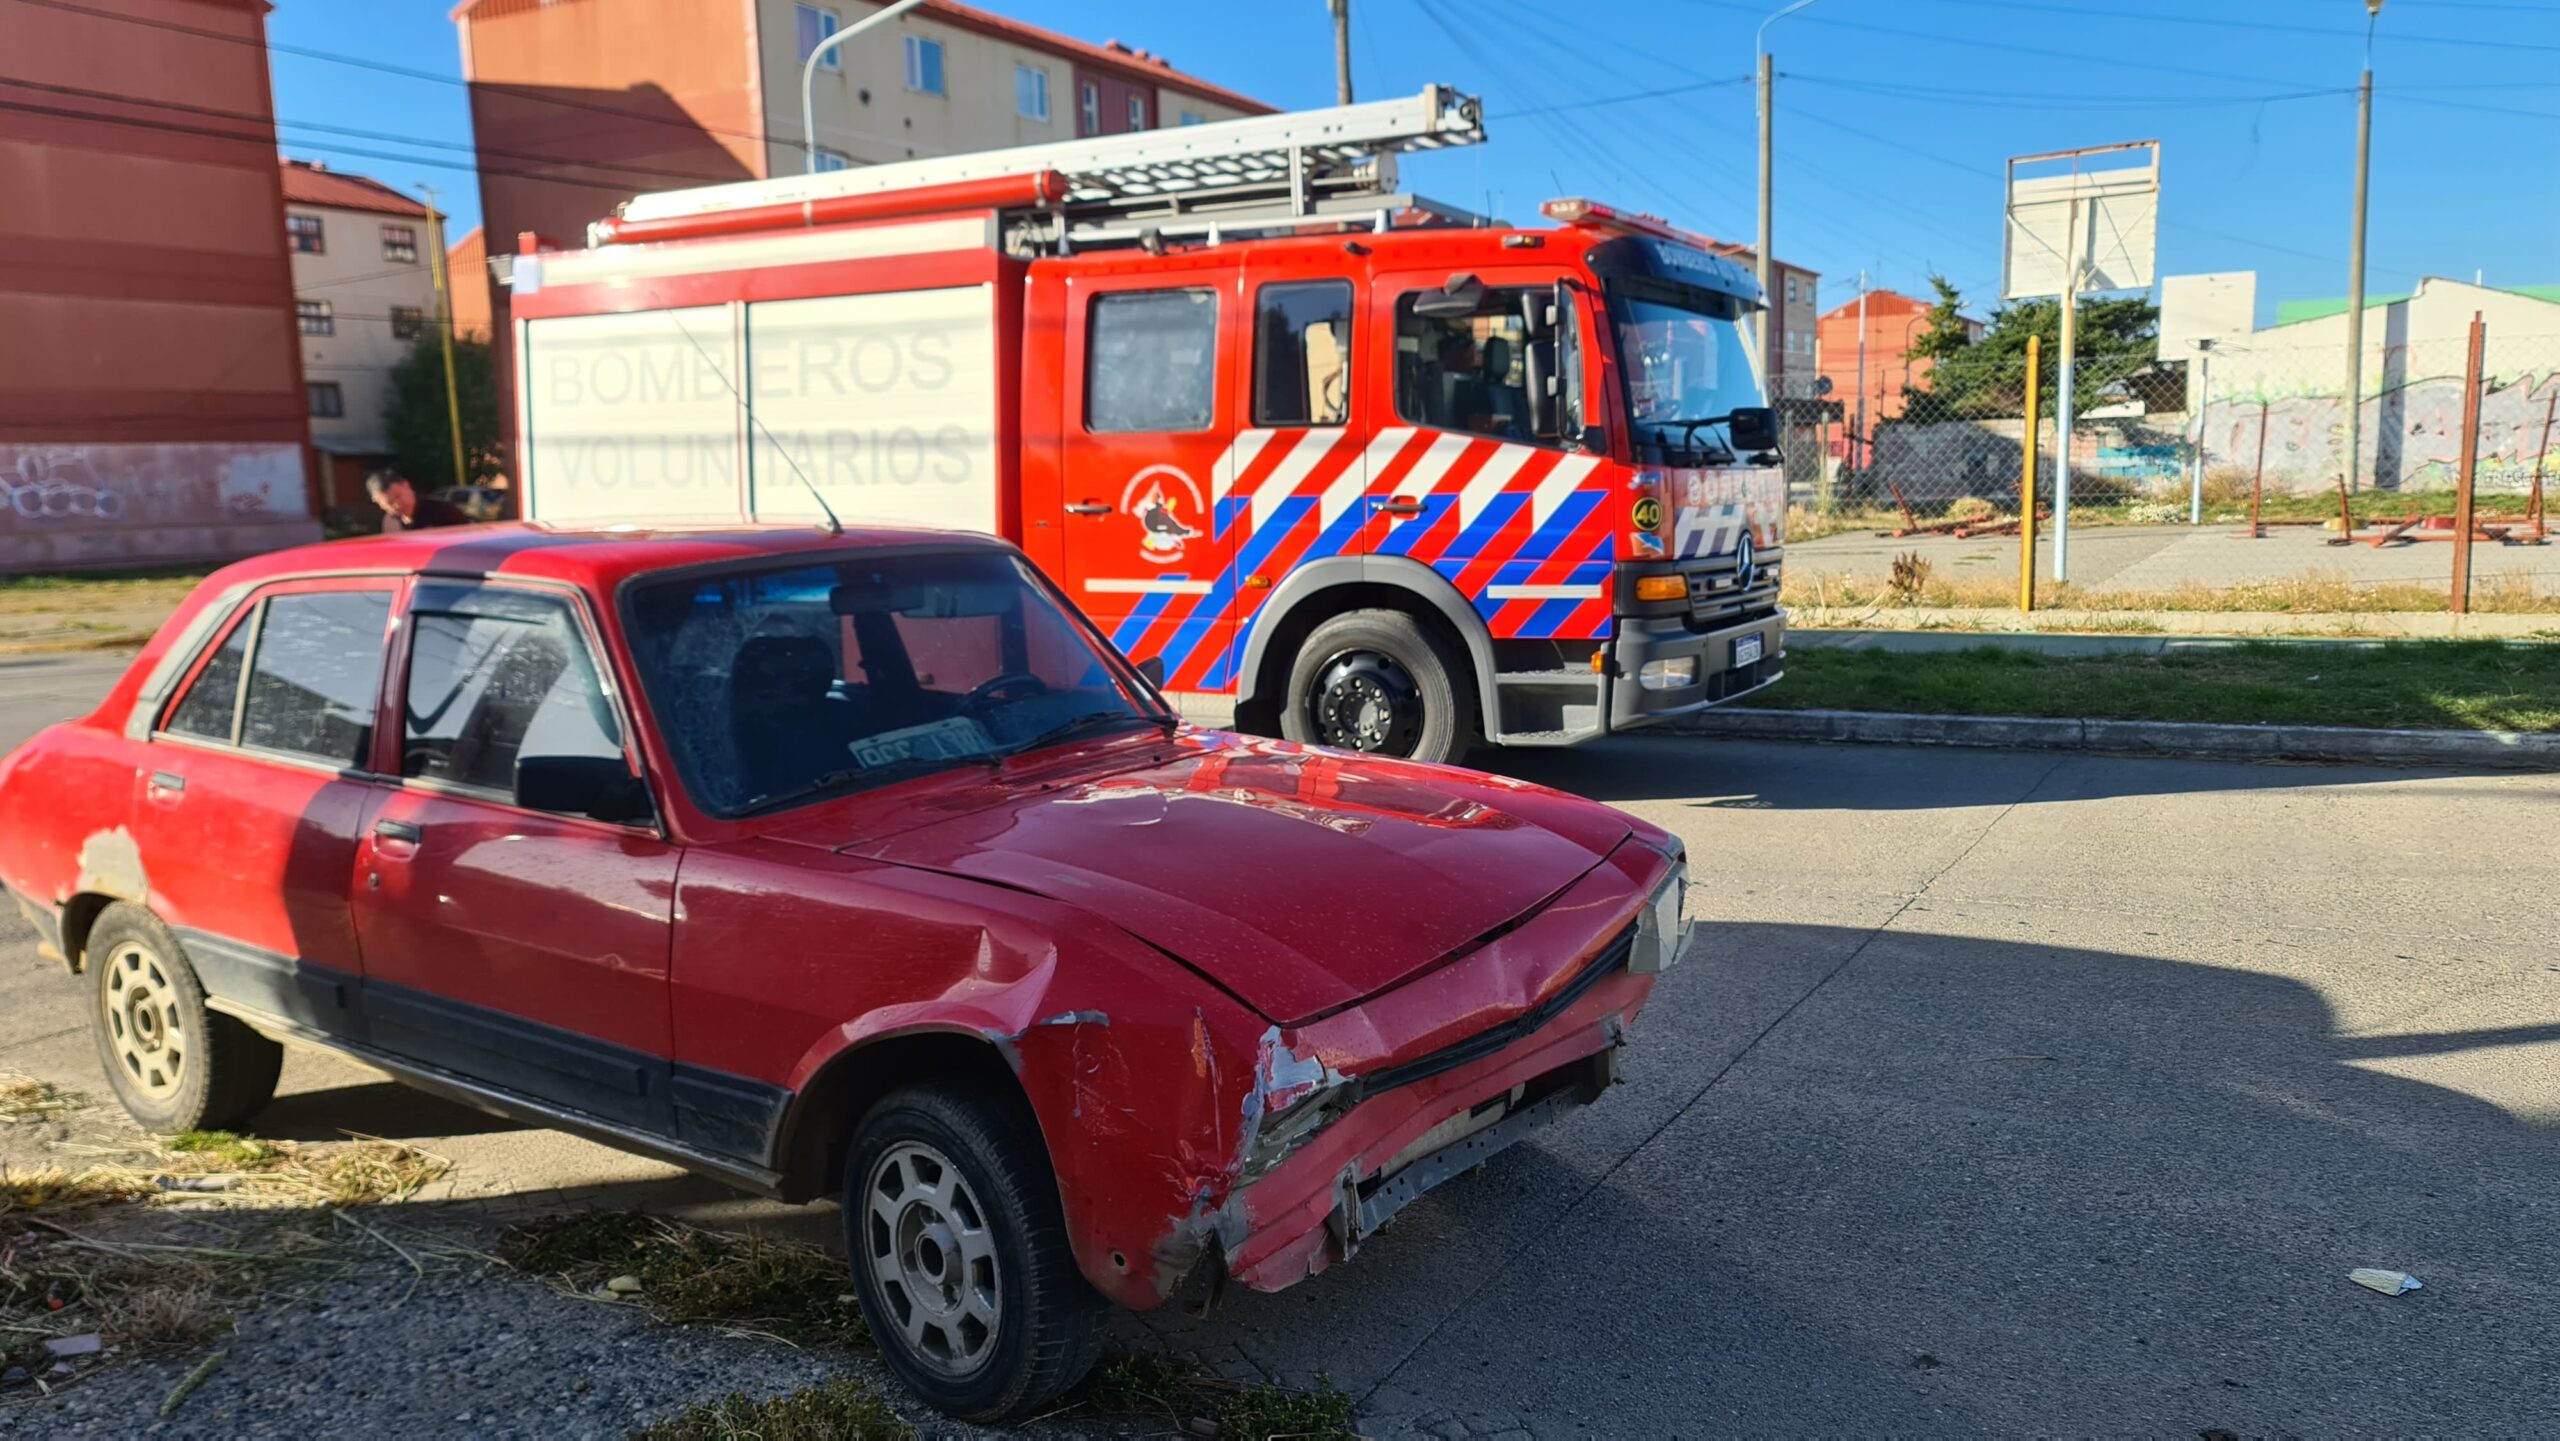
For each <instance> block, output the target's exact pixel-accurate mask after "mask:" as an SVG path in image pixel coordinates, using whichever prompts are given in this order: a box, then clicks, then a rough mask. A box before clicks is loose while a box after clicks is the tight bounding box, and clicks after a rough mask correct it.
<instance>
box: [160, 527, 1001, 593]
mask: <svg viewBox="0 0 2560 1441" xmlns="http://www.w3.org/2000/svg"><path fill="white" fill-rule="evenodd" d="M917 544H933V545H963V546H993V545H1000V544H1002V542H1000V541H997V540H995V539H994V538H992V537H990V536H985V535H979V534H975V533H972V532H967V531H949V530H930V529H927V528H925V527H922V526H867V527H866V526H852V527H847V528H846V530H845V532H844V534H842V535H841V536H835V535H829V534H827V533H826V532H825V531H823V530H820V529H819V528H818V527H816V526H814V525H750V524H729V525H722V526H706V527H692V528H669V529H664V530H652V529H648V528H645V527H636V526H593V527H590V526H556V525H546V524H543V523H541V522H539V521H513V522H507V523H503V524H498V525H456V526H445V527H440V528H437V529H434V530H413V531H407V532H404V533H401V534H398V535H382V536H362V537H358V538H356V539H352V540H333V541H324V542H321V543H319V544H317V545H301V546H295V547H293V548H291V549H289V550H277V551H269V552H268V553H266V554H264V555H259V556H253V557H251V558H250V559H247V560H244V561H240V562H238V563H237V564H234V565H231V566H228V567H225V568H224V569H222V570H220V571H217V572H215V573H214V575H213V576H212V577H211V578H210V579H208V580H207V582H206V588H207V589H208V590H209V591H213V590H220V589H223V588H224V587H227V586H232V585H237V584H239V583H241V582H244V581H251V582H254V581H263V580H267V579H270V578H273V577H276V576H288V575H308V574H316V573H326V574H334V575H346V574H390V575H413V574H418V573H421V572H435V573H438V574H444V575H498V574H503V575H511V576H522V577H527V578H538V579H543V580H556V581H563V582H566V583H568V584H571V585H575V586H578V587H580V588H582V589H586V590H588V591H590V592H592V593H595V594H599V595H601V594H606V593H609V592H611V591H612V590H613V589H614V587H616V586H618V585H620V584H621V583H622V582H624V581H626V580H628V579H630V578H631V577H633V576H635V575H643V574H647V573H649V572H653V571H662V570H673V569H675V568H677V567H680V566H692V565H711V564H717V563H719V562H722V561H735V560H753V559H755V558H757V557H759V556H786V555H795V554H800V553H803V552H811V551H851V550H861V549H869V548H876V547H880V546H892V545H917Z"/></svg>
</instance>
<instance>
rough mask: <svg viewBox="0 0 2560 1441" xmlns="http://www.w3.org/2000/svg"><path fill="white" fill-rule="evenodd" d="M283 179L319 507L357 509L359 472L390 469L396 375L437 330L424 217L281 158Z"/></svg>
mask: <svg viewBox="0 0 2560 1441" xmlns="http://www.w3.org/2000/svg"><path fill="white" fill-rule="evenodd" d="M282 174H283V178H284V234H285V245H286V248H287V249H288V250H289V251H290V252H291V254H292V257H293V311H294V328H295V329H296V330H297V331H298V332H300V334H301V336H302V375H303V388H304V390H305V392H306V393H307V395H308V397H309V404H310V409H311V445H312V448H313V449H315V450H317V451H318V452H319V453H320V498H321V504H322V505H324V506H360V505H363V504H365V503H366V499H367V498H366V495H365V489H364V478H365V475H366V473H367V472H369V471H371V470H373V469H375V468H376V467H378V466H382V465H385V464H388V463H389V461H390V459H391V442H390V440H389V438H388V437H387V436H386V435H385V434H384V426H383V411H384V409H385V407H386V406H387V405H388V404H389V402H390V399H391V372H392V369H393V368H394V367H396V366H398V365H399V364H400V362H401V360H402V359H403V358H404V357H406V356H407V355H408V353H409V349H410V347H411V346H413V345H415V344H416V343H417V341H418V337H420V336H422V335H425V334H427V333H428V327H429V326H430V325H431V324H433V323H434V320H435V315H436V285H435V269H434V266H433V263H432V260H431V257H430V255H429V253H428V250H427V246H428V245H429V243H430V240H429V235H430V227H429V225H428V223H427V220H428V216H427V207H426V206H425V204H423V203H422V202H420V201H417V200H413V199H411V198H410V197H408V196H406V195H403V194H401V193H400V192H399V191H397V190H394V189H392V188H391V187H390V186H388V185H385V184H383V183H381V182H380V181H378V180H371V179H367V178H366V177H364V176H361V175H350V174H346V173H344V172H342V171H336V170H331V169H330V168H329V167H328V166H326V165H324V164H321V163H320V162H318V161H314V160H287V161H285V162H283V170H282ZM436 479H437V478H434V477H426V478H422V479H421V484H432V483H434V482H435V480H436Z"/></svg>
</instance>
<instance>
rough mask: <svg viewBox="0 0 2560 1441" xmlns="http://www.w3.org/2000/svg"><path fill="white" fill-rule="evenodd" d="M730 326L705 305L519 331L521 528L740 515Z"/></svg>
mask: <svg viewBox="0 0 2560 1441" xmlns="http://www.w3.org/2000/svg"><path fill="white" fill-rule="evenodd" d="M735 315H736V312H735V310H734V308H733V307H730V306H726V305H706V306H698V307H694V308H691V309H685V310H643V311H634V312H631V313H629V314H623V315H571V316H560V317H557V318H549V319H542V320H533V321H528V322H526V323H525V326H524V328H523V331H522V355H523V361H522V366H521V370H520V372H519V373H520V375H521V376H522V377H523V384H524V390H525V394H524V399H523V402H522V403H523V406H524V445H523V449H524V454H523V456H522V460H521V463H522V466H523V469H524V480H525V516H526V518H527V519H531V520H544V521H550V522H553V523H555V524H560V523H567V524H579V523H600V522H622V521H629V522H635V523H636V522H646V521H651V520H684V521H699V520H734V519H737V518H739V517H740V516H742V515H744V514H745V499H744V487H743V486H742V485H741V484H740V480H741V477H740V474H739V471H740V464H739V460H740V456H741V453H742V450H743V447H742V445H741V443H740V441H741V431H740V412H739V404H738V390H739V385H738V376H737V355H738V344H737V322H736V319H735Z"/></svg>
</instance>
